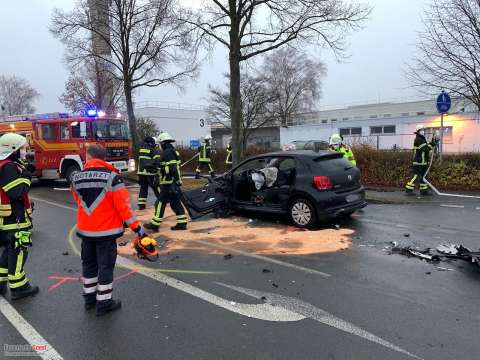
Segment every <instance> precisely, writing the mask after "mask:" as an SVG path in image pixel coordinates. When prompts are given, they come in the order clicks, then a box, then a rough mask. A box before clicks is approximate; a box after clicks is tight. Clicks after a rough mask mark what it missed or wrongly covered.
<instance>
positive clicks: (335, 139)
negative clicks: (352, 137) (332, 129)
mask: <svg viewBox="0 0 480 360" xmlns="http://www.w3.org/2000/svg"><path fill="white" fill-rule="evenodd" d="M341 143H342V137H341V136H340V134H333V135H332V136H330V145H340V144H341Z"/></svg>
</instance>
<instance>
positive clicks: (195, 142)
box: [190, 139, 200, 149]
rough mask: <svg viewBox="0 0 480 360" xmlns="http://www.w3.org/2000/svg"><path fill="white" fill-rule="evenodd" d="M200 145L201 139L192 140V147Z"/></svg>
mask: <svg viewBox="0 0 480 360" xmlns="http://www.w3.org/2000/svg"><path fill="white" fill-rule="evenodd" d="M198 147H200V141H199V140H198V139H194V140H190V148H192V149H195V148H198Z"/></svg>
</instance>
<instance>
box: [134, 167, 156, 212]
mask: <svg viewBox="0 0 480 360" xmlns="http://www.w3.org/2000/svg"><path fill="white" fill-rule="evenodd" d="M157 179H158V177H157V176H155V175H138V184H139V185H140V192H139V193H138V207H139V208H145V206H146V205H147V199H148V188H149V187H150V188H152V190H153V193H154V194H155V197H156V198H158V195H159V193H158V185H157Z"/></svg>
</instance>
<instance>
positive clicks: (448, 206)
mask: <svg viewBox="0 0 480 360" xmlns="http://www.w3.org/2000/svg"><path fill="white" fill-rule="evenodd" d="M440 207H445V208H453V209H464V208H465V205H451V204H440Z"/></svg>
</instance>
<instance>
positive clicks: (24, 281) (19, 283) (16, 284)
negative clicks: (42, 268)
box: [8, 278, 28, 289]
mask: <svg viewBox="0 0 480 360" xmlns="http://www.w3.org/2000/svg"><path fill="white" fill-rule="evenodd" d="M26 283H28V279H27V278H25V279H23V280H22V281H20V282H17V283H9V285H8V286H9V287H10V289H16V288H19V287H22V286H23V285H25V284H26Z"/></svg>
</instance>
